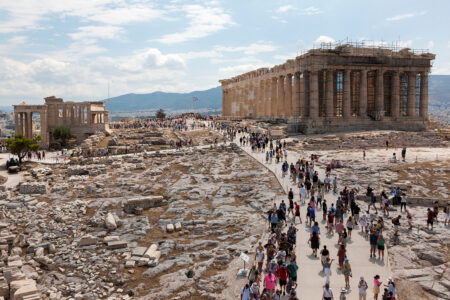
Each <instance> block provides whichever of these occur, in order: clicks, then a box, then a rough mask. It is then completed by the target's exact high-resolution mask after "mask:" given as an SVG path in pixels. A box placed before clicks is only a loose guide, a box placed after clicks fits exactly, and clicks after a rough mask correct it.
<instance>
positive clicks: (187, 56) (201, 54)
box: [177, 50, 223, 60]
mask: <svg viewBox="0 0 450 300" xmlns="http://www.w3.org/2000/svg"><path fill="white" fill-rule="evenodd" d="M177 55H179V56H180V57H181V58H183V59H184V60H191V59H198V58H213V57H223V55H222V54H221V53H219V52H218V51H216V50H210V51H197V52H196V51H191V52H186V53H179V54H177Z"/></svg>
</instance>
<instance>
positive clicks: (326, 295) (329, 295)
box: [322, 283, 334, 300]
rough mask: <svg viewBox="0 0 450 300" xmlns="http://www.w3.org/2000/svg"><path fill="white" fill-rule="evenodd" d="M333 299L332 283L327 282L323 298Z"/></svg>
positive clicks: (325, 299)
mask: <svg viewBox="0 0 450 300" xmlns="http://www.w3.org/2000/svg"><path fill="white" fill-rule="evenodd" d="M332 299H334V296H333V290H332V289H331V288H330V285H329V284H328V283H326V284H325V287H324V288H323V295H322V300H332Z"/></svg>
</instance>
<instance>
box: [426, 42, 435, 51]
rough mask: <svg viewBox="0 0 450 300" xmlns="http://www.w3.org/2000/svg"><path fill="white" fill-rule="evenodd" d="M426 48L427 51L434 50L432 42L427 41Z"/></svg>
mask: <svg viewBox="0 0 450 300" xmlns="http://www.w3.org/2000/svg"><path fill="white" fill-rule="evenodd" d="M427 48H428V50H431V49H433V48H434V42H433V41H428V44H427Z"/></svg>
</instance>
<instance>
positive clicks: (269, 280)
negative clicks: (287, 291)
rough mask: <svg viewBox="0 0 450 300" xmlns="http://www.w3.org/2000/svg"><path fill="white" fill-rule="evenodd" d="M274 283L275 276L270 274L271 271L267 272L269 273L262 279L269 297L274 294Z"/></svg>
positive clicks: (275, 280)
mask: <svg viewBox="0 0 450 300" xmlns="http://www.w3.org/2000/svg"><path fill="white" fill-rule="evenodd" d="M276 283H277V278H276V276H275V274H273V273H272V270H269V272H268V273H267V274H266V276H265V277H264V287H265V288H266V290H267V292H268V294H269V295H270V297H272V296H273V293H274V291H275V287H276Z"/></svg>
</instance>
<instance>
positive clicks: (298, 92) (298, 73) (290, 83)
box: [220, 44, 435, 133]
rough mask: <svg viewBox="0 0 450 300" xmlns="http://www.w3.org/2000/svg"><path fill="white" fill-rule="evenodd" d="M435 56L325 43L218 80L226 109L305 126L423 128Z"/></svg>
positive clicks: (314, 129)
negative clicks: (259, 67)
mask: <svg viewBox="0 0 450 300" xmlns="http://www.w3.org/2000/svg"><path fill="white" fill-rule="evenodd" d="M434 58H435V55H434V54H432V53H428V52H427V51H423V50H412V49H409V48H405V49H397V48H395V47H366V46H365V45H364V44H336V45H331V44H324V45H322V47H321V48H318V49H312V50H309V51H308V52H307V53H305V54H303V55H301V56H298V57H296V58H295V59H289V60H287V61H286V62H285V63H284V64H281V65H277V66H274V67H272V68H261V69H258V70H254V71H251V72H248V73H245V74H242V75H238V76H235V77H233V78H230V79H224V80H220V83H221V84H222V95H223V96H222V115H223V116H224V117H227V118H239V119H242V118H257V119H262V120H280V121H281V122H286V123H287V124H288V125H289V126H290V129H291V130H292V131H295V132H297V131H301V132H305V133H319V132H331V131H340V130H358V129H400V130H420V129H424V128H425V126H426V121H428V74H429V72H430V71H431V66H432V60H434Z"/></svg>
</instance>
